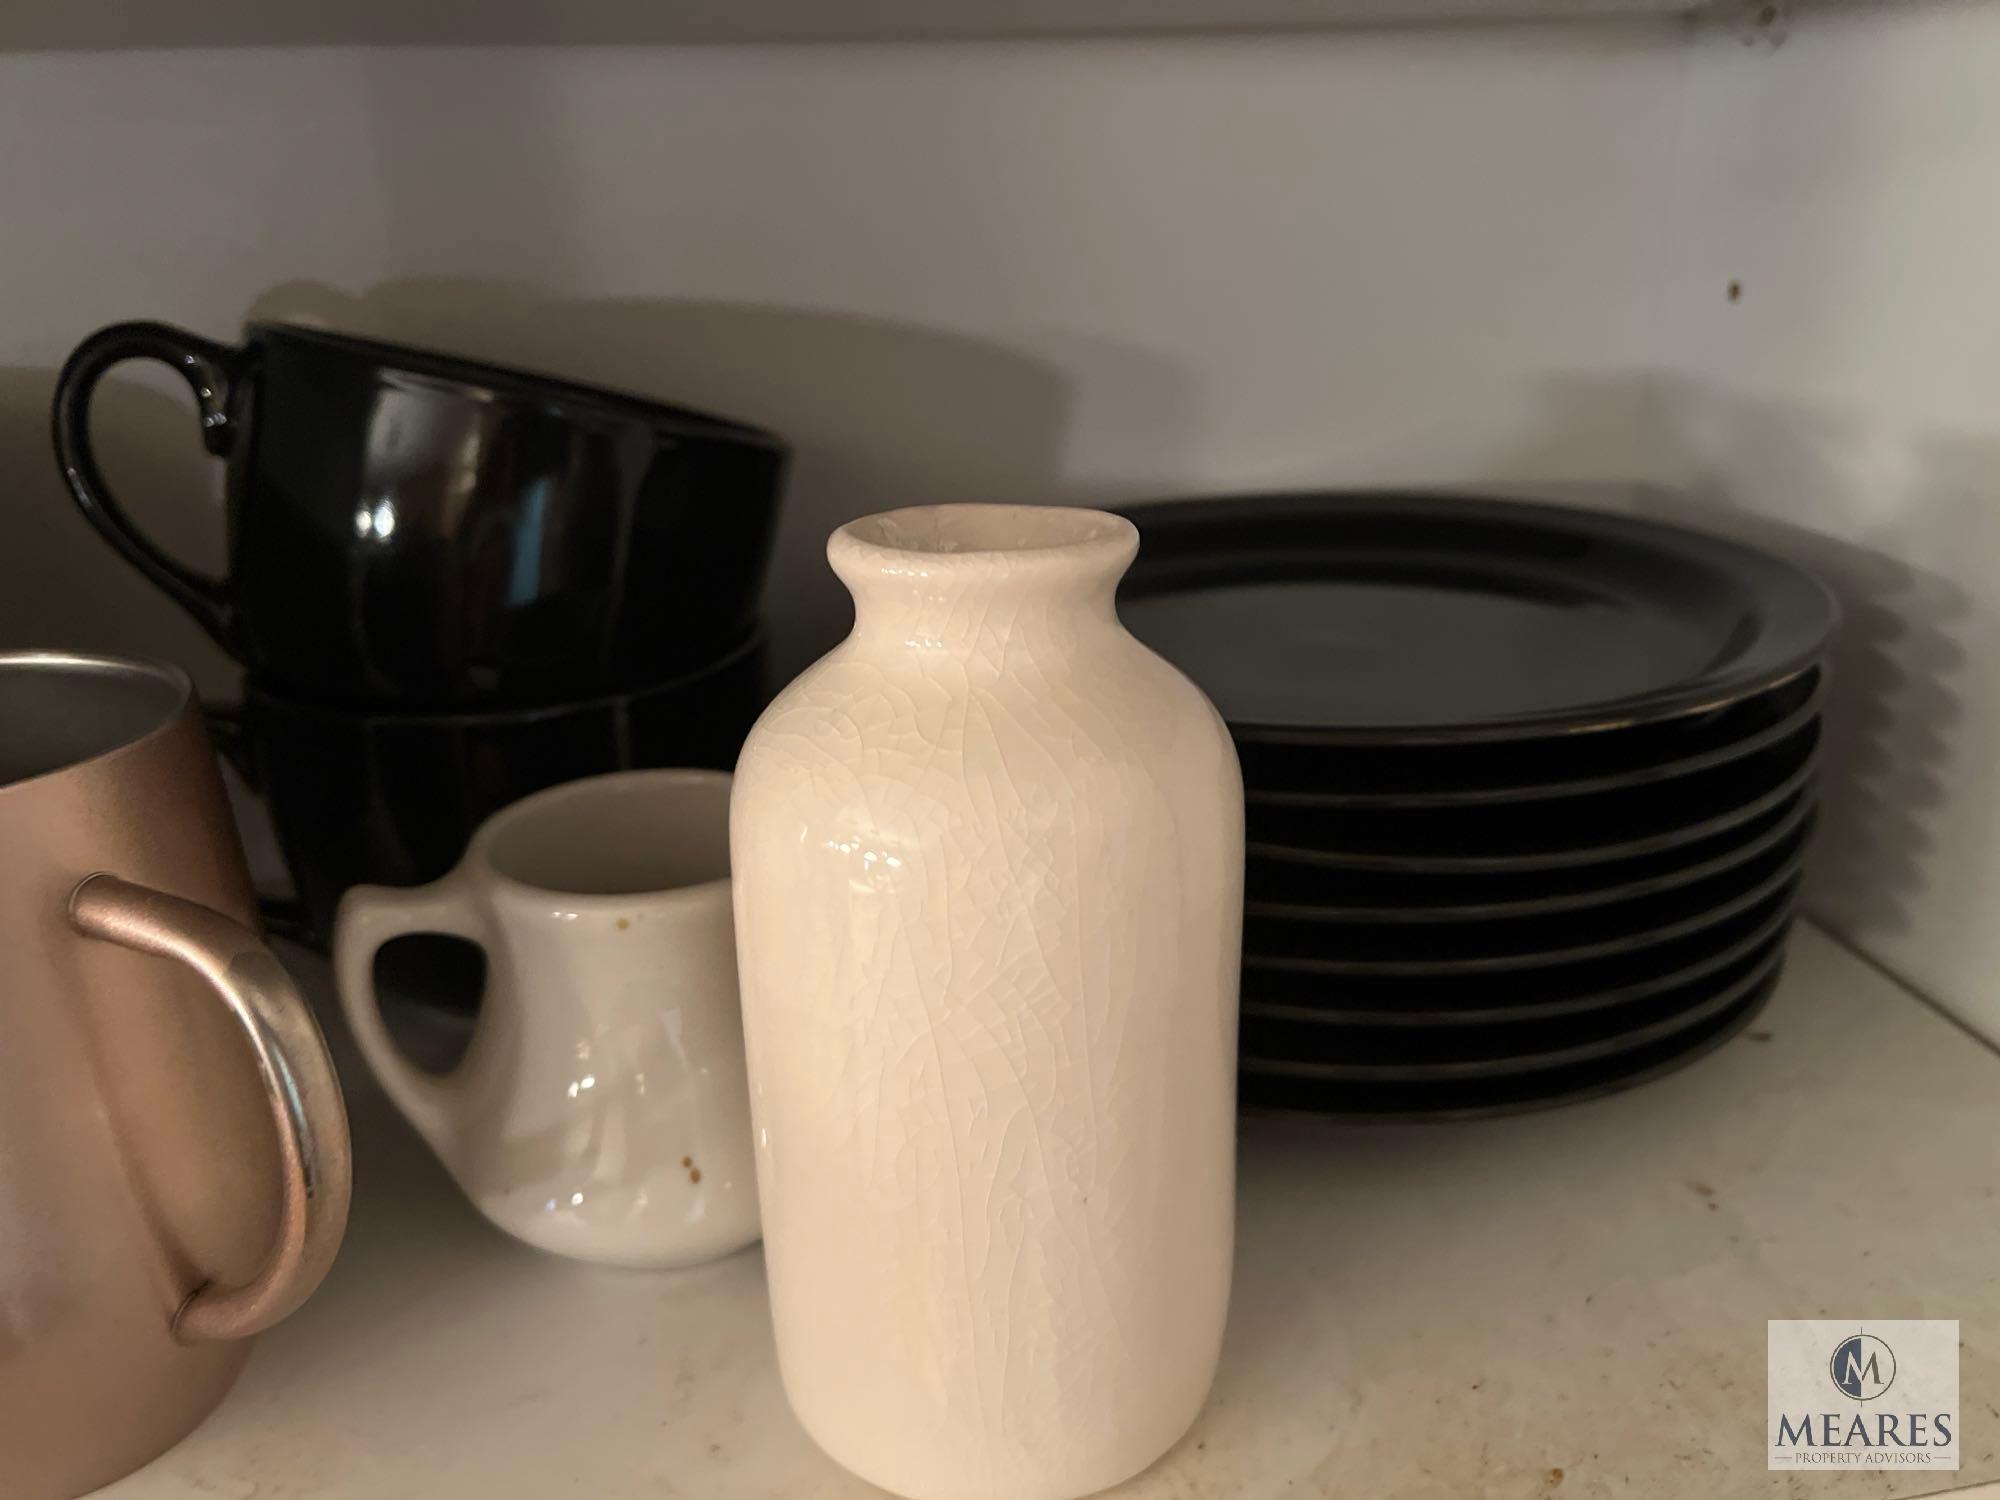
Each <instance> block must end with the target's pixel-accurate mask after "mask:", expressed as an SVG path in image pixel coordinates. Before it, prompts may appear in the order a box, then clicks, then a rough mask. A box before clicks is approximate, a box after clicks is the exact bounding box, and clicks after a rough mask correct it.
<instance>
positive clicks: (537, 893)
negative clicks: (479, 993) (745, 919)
mask: <svg viewBox="0 0 2000 1500" xmlns="http://www.w3.org/2000/svg"><path fill="white" fill-rule="evenodd" d="M729 784H730V782H729V777H728V775H727V774H726V773H724V772H720V771H700V770H669V771H630V772H625V773H622V774H618V775H610V776H595V777H591V778H589V779H587V780H583V781H575V782H570V783H568V784H567V785H564V786H558V787H554V788H551V789H550V790H548V791H544V792H540V793H537V794H536V795H535V796H532V797H529V798H526V799H525V800H523V801H520V802H517V803H515V804H514V805H513V806H512V807H509V808H507V809H506V810H505V811H503V812H500V813H498V814H496V815H495V816H493V817H492V818H490V819H488V820H487V821H486V823H485V824H484V825H483V826H482V827H481V828H480V830H479V832H478V833H477V834H476V835H474V837H473V840H472V844H471V846H470V847H469V848H468V849H467V850H466V853H465V857H464V859H463V860H461V861H460V862H459V864H458V866H457V868H455V869H454V870H452V871H451V873H450V874H448V875H446V876H445V877H444V878H442V879H441V880H437V881H434V882H432V883H431V884H429V885H423V886H417V887H414V888H410V889H395V888H390V887H384V886H365V885H364V886H356V887H355V888H354V889H352V890H350V891H349V892H348V893H347V895H346V896H345V897H344V898H343V899H342V901H341V903H340V914H339V919H338V922H337V924H336V928H335V936H334V966H335V973H336V976H337V978H338V981H339V986H340V997H341V1003H342V1005H343V1006H344V1007H345V1010H346V1013H347V1019H348V1023H349V1025H350V1026H351V1028H352V1029H353V1032H354V1036H355V1040H356V1041H357V1042H358V1043H359V1044H360V1047H361V1051H362V1054H363V1056H365V1057H366V1058H367V1059H368V1063H369V1066H370V1067H372V1068H373V1069H374V1071H375V1075H376V1077H377V1078H378V1079H379V1080H380V1081H381V1083H382V1086H383V1089H384V1090H385V1091H386V1092H387V1093H388V1095H389V1098H390V1099H391V1100H392V1101H393V1102H394V1103H395V1105H396V1107H397V1108H398V1109H400V1110H401V1111H402V1112H403V1114H404V1116H405V1117H406V1118H408V1120H409V1121H410V1123H411V1124H412V1125H414V1126H415V1127H416V1129H417V1131H418V1133H419V1134H421V1135H422V1136H423V1137H424V1139H425V1140H426V1141H427V1142H428V1143H429V1144H430V1147H431V1149H432V1150H433V1151H435V1152H436V1153H437V1155H438V1158H439V1160H441V1161H442V1162H443V1163H444V1165H445V1167H446V1168H447V1169H448V1170H449V1171H450V1172H451V1174H452V1175H453V1176H454V1177H455V1178H456V1179H457V1180H458V1183H459V1185H460V1187H462V1188H463V1189H464V1190H465V1193H466V1196H467V1197H468V1198H470V1199H471V1200H472V1202H473V1203H474V1204H475V1205H476V1206H477V1207H478V1209H479V1211H480V1212H481V1213H483V1214H485V1215H486V1217H487V1218H488V1219H490V1220H491V1221H492V1222H493V1223H495V1224H496V1225H498V1226H499V1227H500V1228H502V1229H504V1230H506V1231H507V1232H508V1233H509V1234H511V1235H513V1236H515V1237H516V1238H517V1239H520V1240H524V1241H526V1242H527V1243H528V1244H530V1245H534V1246H537V1247H538V1248H540V1249H543V1250H549V1251H553V1252H555V1253H556V1254H559V1255H569V1256H575V1257H577V1258H579V1259H583V1260H595V1261H604V1262H607V1263H610V1264H613V1265H624V1266H644V1267H671V1266H687V1265H693V1264H696V1263H697V1262H700V1261H705V1260H710V1259H713V1258H714V1257H716V1256H719V1255H726V1254H728V1253H729V1252H730V1251H732V1250H737V1249H741V1248H742V1247H743V1246H745V1245H748V1244H750V1243H752V1242H753V1241H754V1240H756V1238H757V1232H758V1231H757V1198H756V1183H755V1179H754V1176H753V1173H754V1168H753V1165H752V1162H751V1149H750V1118H749V1100H748V1097H747V1092H746V1083H745V1077H744V1063H743V1032H742V1021H741V1016H740V1012H739V1009H738V1001H737V984H736V949H735V935H734V929H733V927H732V924H731V920H730V882H729ZM414 932H430V933H447V934H450V935H452V936H455V937H461V938H466V939H469V940H470V941H472V942H474V943H477V944H478V945H479V946H480V947H481V948H482V949H484V950H485V952H486V956H487V983H486V993H485V997H484V999H483V1000H482V1002H481V1005H480V1011H479V1018H478V1021H477V1024H476V1025H475V1027H474V1029H473V1032H472V1036H471V1040H470V1043H469V1045H468V1046H467V1048H466V1051H465V1054H464V1057H463V1059H462V1060H461V1061H460V1062H459V1063H458V1065H457V1066H456V1068H455V1069H454V1070H453V1071H452V1072H450V1073H448V1074H445V1075H442V1076H440V1075H436V1074H432V1073H427V1072H425V1071H423V1070H422V1069H420V1068H418V1067H417V1066H416V1065H415V1064H414V1063H413V1062H411V1061H410V1060H409V1059H408V1058H406V1057H404V1056H403V1054H402V1053H401V1052H400V1051H398V1050H397V1047H396V1045H395V1043H394V1041H393V1040H391V1038H390V1036H389V1033H388V1030H387V1027H386V1026H385V1025H384V1023H383V1020H382V1016H381V1013H380V1010H379V1007H378V1003H377V998H376V993H375V985H374V977H373V966H374V959H375V954H376V952H377V950H378V949H379V948H380V947H381V946H382V945H383V944H384V943H385V942H387V941H389V940H390V939H391V938H395V937H398V936H401V935H403V934H406V933H414Z"/></svg>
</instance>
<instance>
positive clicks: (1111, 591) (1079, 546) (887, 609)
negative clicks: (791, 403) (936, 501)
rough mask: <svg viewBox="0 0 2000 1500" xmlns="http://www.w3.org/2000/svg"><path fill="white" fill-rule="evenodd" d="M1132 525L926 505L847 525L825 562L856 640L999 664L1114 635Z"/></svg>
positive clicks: (1100, 516)
mask: <svg viewBox="0 0 2000 1500" xmlns="http://www.w3.org/2000/svg"><path fill="white" fill-rule="evenodd" d="M1137 552H1138V532H1137V531H1136V530H1135V529H1134V527H1133V526H1132V523H1131V522H1129V521H1127V520H1125V519H1124V518H1122V517H1120V516H1113V515H1109V514H1106V513H1105V512H1103V511H1093V510H1078V509H1072V508H1069V507H1065V506H1034V505H933V506H918V507H913V508H911V509H907V510H896V511H888V512H885V513H883V514H881V515H876V516H869V517H866V518H864V519H862V520H859V521H853V522H850V523H848V524H847V525H846V526H843V527H841V528H840V529H839V530H838V531H836V532H835V533H834V534H833V536H832V538H831V539H830V540H829V541H828V543H827V557H828V559H829V561H831V562H832V564H833V570H834V572H835V573H836V574H838V575H839V577H840V580H841V582H842V583H844V584H846V585H847V589H848V592H849V593H851V594H852V595H853V596H854V617H855V625H854V629H855V636H856V638H857V639H859V640H862V641H866V642H870V643H874V644H878V645H883V646H896V647H900V648H903V649H908V650H916V651H943V652H949V653H952V654H954V655H965V656H968V657H997V656H999V655H1004V654H1010V653H1011V652H1013V651H1015V650H1017V649H1022V648H1026V649H1060V648H1062V647H1063V646H1064V645H1066V644H1076V643H1079V642H1081V641H1082V640H1084V639H1086V638H1088V637H1090V636H1092V635H1095V634H1098V633H1102V632H1105V631H1115V630H1117V629H1118V628H1119V626H1118V616H1117V612H1116V610H1115V608H1114V604H1113V600H1114V596H1115V595H1116V593H1117V590H1118V580H1119V579H1120V578H1121V577H1122V576H1123V575H1124V572H1125V570H1126V568H1128V567H1129V566H1130V565H1131V562H1132V559H1133V557H1134V556H1135V555H1136V553H1137Z"/></svg>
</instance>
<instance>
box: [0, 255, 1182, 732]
mask: <svg viewBox="0 0 2000 1500" xmlns="http://www.w3.org/2000/svg"><path fill="white" fill-rule="evenodd" d="M246 318H247V319H250V320H256V319H273V320H279V321H284V320H294V321H299V322H304V323H316V324H322V325H324V326H327V327H331V328H337V329H341V330H344V331H348V332H353V333H359V334H364V335H369V336H373V337H377V338H383V339H388V340H392V341H397V342H403V343H409V344H415V345H419V346H429V347H434V348H438V349H442V350H446V351H449V352H452V353H457V354H463V355H467V356H471V357H474V358H484V359H490V360H494V361H498V362H501V363H506V364H512V365H518V366H521V367H523V368H526V369H529V370H540V371H546V372H548V373H550V374H555V375H562V376H567V377H570V378H573V379H578V380H583V381H587V382H591V383H596V384H601V385H606V386H611V387H614V388H618V389H623V390H629V391H632V392H635V393H637V394H640V395H646V396H653V397H657V398H658V399H661V400H663V401H669V402H677V403H682V404H685V405H688V406H691V407H695V408H699V409H706V410H711V411H715V412H717V413H719V414H723V415H728V416H733V417H738V418H740V419H742V420H745V421H749V422H754V423H757V424H759V425H761V426H765V427H769V428H771V429H773V430H774V431H776V432H778V433H780V434H782V435H783V436H784V437H785V438H786V439H787V440H788V441H789V442H790V443H791V444H792V447H793V451H794V462H793V468H792V473H791V479H790V482H789V485H788V491H787V496H786V505H785V516H784V521H783V524H782V527H781V529H780V533H779V536H778V540H777V547H776V552H775V555H774V558H773V563H772V569H771V576H770V583H769V587H768V589H767V593H766V600H767V605H768V606H769V609H770V612H771V615H772V619H773V667H774V670H775V671H776V672H777V673H778V674H779V680H783V678H785V677H788V676H790V675H792V674H793V673H794V672H796V671H797V670H798V669H799V668H801V667H803V666H804V665H805V664H806V663H807V662H809V661H811V660H812V659H813V658H814V657H815V656H817V655H819V654H820V653H821V652H823V651H824V650H826V649H827V648H828V647H829V646H831V645H832V644H833V643H834V642H835V641H836V640H838V639H839V637H840V635H841V634H842V633H843V632H844V631H845V629H846V626H847V623H848V620H849V618H850V614H849V607H848V601H847V596H846V594H845V592H844V591H843V590H842V589H841V588H840V586H839V585H838V583H837V582H836V581H835V580H834V578H833V576H832V574H831V573H830V572H829V571H828V569H827V567H826V564H825V542H826V536H827V534H828V533H829V532H830V531H832V530H833V529H834V527H836V526H838V525H839V524H840V523H841V522H843V521H847V520H851V519H852V518H854V517H855V516H859V515H865V514H867V513H868V512H870V511H875V510H883V509H887V508H890V507H893V506H898V505H914V504H931V503H942V502H951V501H990V500H1006V501H1013V502H1019V503H1031V504H1041V503H1094V502H1106V501H1109V500H1112V499H1118V498H1130V497H1131V496H1134V495H1141V494H1150V493H1152V492H1153V491H1154V490H1155V489H1156V488H1159V487H1160V486H1156V485H1153V484H1150V483H1147V482H1145V481H1144V479H1143V474H1142V473H1134V472H1131V471H1132V470H1136V469H1137V467H1138V466H1137V465H1136V464H1135V465H1126V466H1121V470H1123V471H1124V472H1122V474H1121V478H1120V480H1119V481H1118V482H1117V483H1115V484H1102V483H1100V484H1096V485H1085V484H1082V483H1079V482H1077V481H1075V480H1068V481H1066V480H1065V478H1064V476H1063V472H1062V471H1063V461H1064V455H1065V451H1066V448H1067V445H1068V444H1069V441H1070V436H1071V434H1070V424H1071V421H1072V408H1073V402H1074V399H1075V397H1074V392H1073V389H1072V386H1071V382H1070V379H1069V377H1068V376H1066V375H1065V374H1064V372H1063V371H1061V370H1059V369H1057V368H1056V367H1055V366H1053V365H1051V364H1049V363H1048V362H1046V361H1043V360H1040V359H1036V358H1034V357H1031V356H1028V355H1025V354H1022V353H1019V352H1017V351H1014V350H1010V349H1006V348H1003V347H1000V346H998V345H995V344H991V343H987V342H984V341H981V340H978V339H974V338H968V337H966V336H963V335H960V334H956V333H952V332H948V331H943V330H938V329H931V328H925V327H920V326H916V325H912V324H903V323H895V322H889V321H885V320H880V319H873V318H864V317H857V316H852V315H847V314H841V313H831V312H825V311H818V310H812V309H803V308H783V307H770V306H760V305H745V304H727V303H699V302H686V303H681V302H671V301H657V300H645V299H622V300H591V299H564V298H557V297H551V296H549V295H547V294H544V293H541V292H538V291H536V290H534V289H533V288H530V287H526V286H521V285H517V284H513V283H507V282H498V281H490V280H480V279H474V278H459V277H434V278H422V279H412V280H402V281H394V282H388V283H385V284H383V285H381V286H378V287H376V288H374V289H373V290H371V291H369V292H366V293H364V294H361V295H358V296H352V295H349V294H347V293H344V292H341V291H338V290H334V289H331V288H328V287H325V286H322V285H319V284H316V283H288V284H281V285H279V286H277V287H274V288H272V289H270V290H269V291H267V292H265V293H264V294H263V295H261V296H260V297H258V298H257V299H256V301H255V302H254V303H253V304H252V306H251V308H250V309H249V311H248V313H247V314H246ZM196 331H197V332H201V333H204V334H207V335H209V336H211V337H221V338H229V337H231V336H232V334H233V331H232V330H229V329H222V328H203V329H199V330H196ZM89 332H91V330H90V329H87V328H79V329H77V330H76V337H77V339H78V340H79V341H80V340H81V339H82V338H83V337H84V336H85V335H86V334H88V333H89ZM1074 352H1075V355H1076V361H1077V365H1078V368H1080V369H1083V370H1085V371H1087V372H1088V373H1090V374H1091V376H1092V378H1093V379H1094V380H1097V381H1099V382H1100V383H1101V384H1103V385H1104V386H1105V388H1106V390H1105V392H1103V393H1100V394H1101V399H1100V402H1099V404H1100V405H1104V404H1105V402H1106V401H1109V402H1110V403H1111V406H1112V407H1113V408H1115V409H1109V410H1100V411H1097V412H1096V413H1095V418H1096V420H1097V421H1098V424H1099V425H1100V426H1104V425H1106V424H1109V425H1110V426H1111V427H1113V428H1115V429H1117V430H1118V431H1119V432H1122V433H1127V434H1130V435H1132V442H1133V443H1134V444H1135V445H1138V446H1139V448H1140V451H1150V452H1151V453H1152V455H1153V456H1154V458H1155V460H1156V462H1158V463H1160V464H1161V465H1162V467H1161V468H1160V469H1159V470H1158V471H1157V472H1161V473H1165V472H1168V471H1169V470H1170V468H1171V465H1169V464H1167V463H1166V461H1165V459H1164V458H1163V457H1161V455H1165V454H1169V453H1170V452H1171V451H1172V449H1173V447H1174V444H1175V442H1176V435H1177V434H1181V433H1184V432H1185V431H1186V429H1187V425H1188V423H1187V412H1186V407H1187V393H1186V390H1185V387H1184V384H1183V382H1182V381H1181V380H1180V379H1179V377H1178V375H1177V373H1176V372H1175V371H1174V370H1173V369H1172V368H1171V367H1170V366H1168V365H1167V364H1166V363H1165V362H1164V361H1161V360H1159V359H1157V358H1156V357H1154V356H1151V355H1149V354H1146V353H1145V352H1143V351H1138V350H1131V349H1123V348H1109V347H1104V346H1100V345H1097V344H1092V345H1090V346H1088V347H1078V348H1077V349H1076V350H1075V351H1074ZM55 375H56V372H55V371H54V370H52V369H49V370H42V369H17V370H12V371H0V463H4V464H5V466H6V468H5V472H6V473H7V474H8V475H9V476H10V479H11V482H12V484H13V487H14V489H15V491H16V499H17V501H18V504H17V505H16V507H15V511H14V513H15V514H16V515H18V516H19V517H21V518H22V519H21V520H19V521H17V523H16V524H17V527H18V530H17V532H16V534H15V537H14V545H13V546H12V547H11V548H10V549H9V550H10V555H9V556H8V557H7V558H6V559H5V560H4V562H0V643H5V644H11V645H23V644H54V645H65V646H76V647H88V648H95V649H103V650H125V651H140V652H151V653H153V654H157V655H163V656H169V657H172V658H174V659H175V660H178V661H181V662H183V663H184V664H186V665H188V666H189V667H190V668H191V669H192V670H194V672H195V674H196V678H197V681H198V682H199V683H200V684H201V686H202V688H203V690H204V692H206V693H209V694H210V695H212V696H223V697H233V696H234V692H235V688H234V673H233V671H232V670H231V669H230V667H229V665H228V663H227V662H226V661H225V660H224V659H223V657H222V655H221V653H220V652H219V651H217V650H216V649H215V648H214V646H213V645H212V644H211V643H210V642H209V641H208V639H207V637H206V636H205V635H203V634H202V632H201V631H200V630H199V628H197V627H196V626H195V625H194V624H193V623H192V622H191V621H190V620H188V619H187V617H186V616H184V615H183V614H182V613H181V612H180V611H179V610H178V609H177V608H176V607H175V606H174V605H172V604H170V603H168V602H167V600H166V599H165V598H164V597H163V596H161V595H160V594H159V593H158V592H157V591H156V590H155V589H153V587H152V586H151V585H150V584H148V583H147V582H145V580H143V579H142V578H141V577H140V576H139V575H138V574H137V573H136V572H134V571H133V570H132V569H130V568H129V567H127V566H126V565H125V564H124V563H123V562H122V561H120V560H119V559H118V558H117V557H116V556H115V555H114V554H113V553H112V552H111V550H110V548H109V547H108V546H106V545H105V544H104V543H103V542H102V541H100V540H99V539H98V538H97V537H96V536H95V534H94V533H93V532H92V531H91V530H90V528H89V527H88V525H87V524H86V523H85V522H84V521H83V519H82V518H81V516H80V515H78V513H77V511H76V509H75V506H74V504H73V503H72V502H71V500H70V498H69V496H68V492H67V490H66V489H65V488H64V486H63V484H62V481H61V478H60V476H59V475H58V473H57V471H56V465H55V459H54V456H53V454H52V451H51V447H50V440H49V433H48V424H49V402H50V398H51V395H52V392H53V390H54V385H55ZM92 430H93V433H94V435H95V438H96V441H97V444H98V447H99V451H100V455H101V458H102V461H103V464H104V467H105V470H106V473H107V475H108V478H109V480H110V483H111V487H112V488H113V490H114V491H115V492H116V493H117V495H118V496H119V498H120V500H121V501H122V502H123V503H124V505H125V506H126V508H127V509H128V511H129V512H130V513H131V515H132V517H133V519H134V520H135V522H136V523H137V524H138V525H139V527H140V528H141V529H142V530H143V531H145V532H146V533H147V534H148V535H150V536H152V537H154V538H155V539H156V540H157V541H158V542H159V543H160V544H161V546H162V547H163V548H165V549H166V550H167V551H168V552H170V553H172V554H173V555H175V556H177V557H179V558H181V559H183V560H184V561H186V562H188V563H189V564H190V565H192V566H194V567H196V568H198V569H200V570H202V571H204V572H211V573H212V572H216V571H219V570H220V568H221V566H222V564H223V554H224V521H223V514H222V502H221V492H222V490H221V466H220V464H218V463H215V462H213V461H211V460H210V459H208V458H207V457H206V455H205V454H204V453H203V452H202V450H201V447H200V443H199V434H198V430H197V428H196V426H195V420H194V415H193V406H192V403H191V401H190V399H189V397H188V395H187V393H186V391H185V390H184V389H183V388H182V387H181V386H180V384H179V382H178V381H177V380H176V379H175V377H174V376H173V375H172V374H171V373H170V372H169V371H167V370H166V369H165V368H164V367H160V366H154V365H149V364H146V363H143V362H135V363H130V364H127V365H123V366H121V367H119V369H118V370H116V371H115V372H114V373H113V374H111V375H110V376H108V377H107V378H106V379H105V381H104V383H103V385H102V386H101V387H100V390H99V393H98V397H97V401H96V403H95V413H94V419H93V423H92ZM1143 434H1151V435H1152V436H1151V437H1146V438H1144V439H1143V441H1142V439H1141V437H1140V435H1143Z"/></svg>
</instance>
